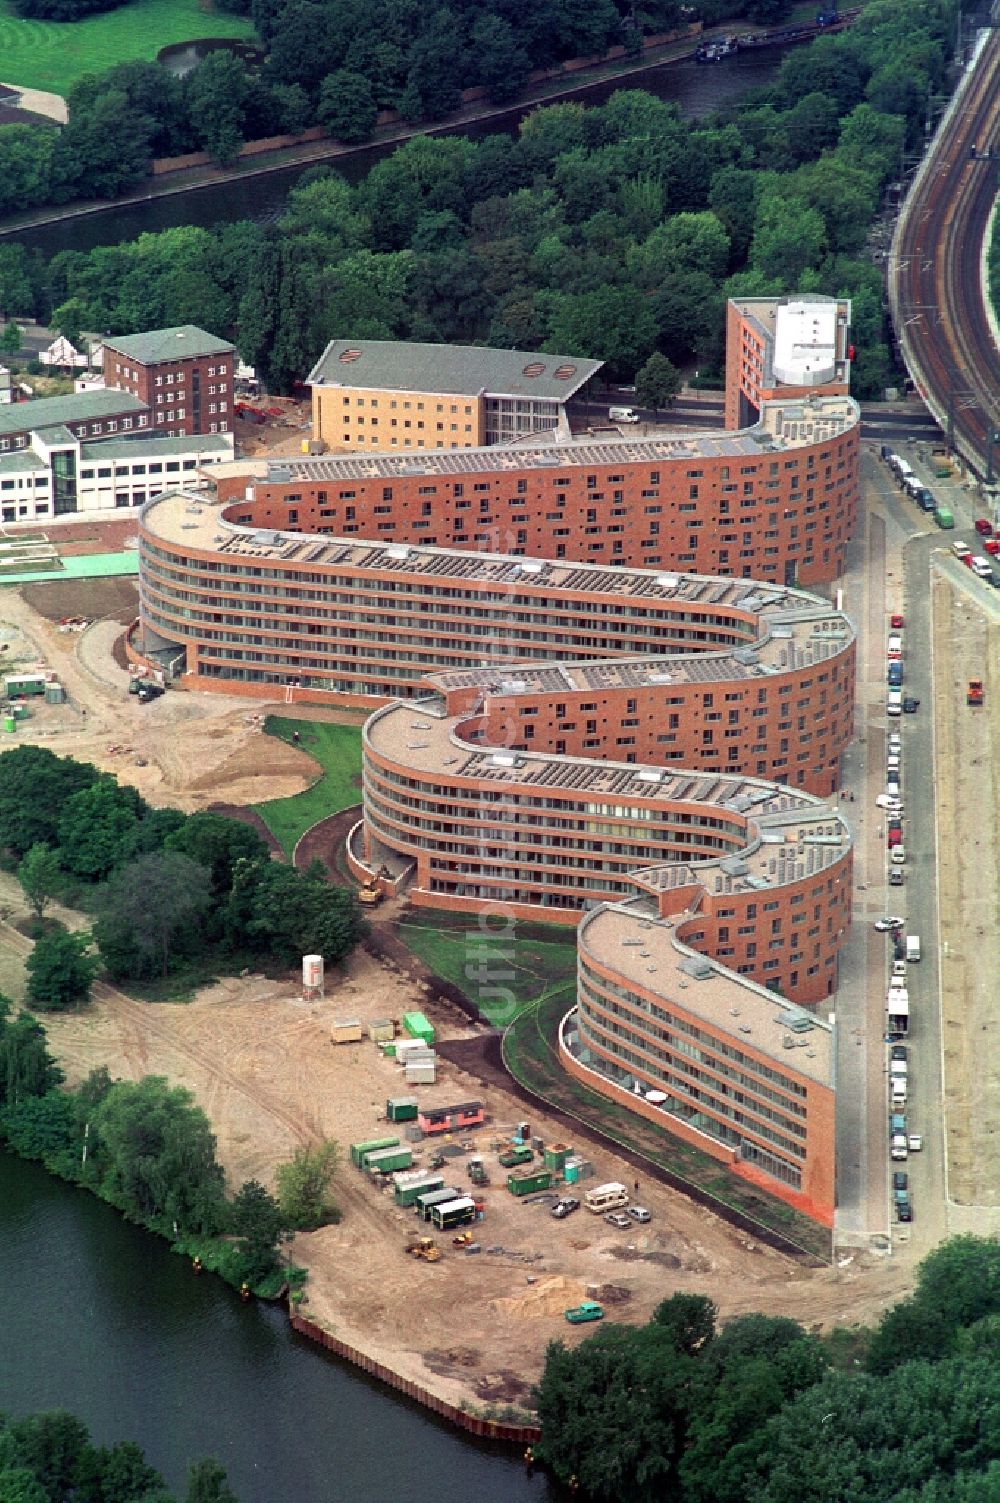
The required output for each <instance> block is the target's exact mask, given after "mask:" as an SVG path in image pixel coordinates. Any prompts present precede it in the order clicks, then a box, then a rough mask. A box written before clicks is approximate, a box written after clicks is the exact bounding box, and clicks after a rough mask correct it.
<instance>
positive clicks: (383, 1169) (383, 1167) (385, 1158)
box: [361, 1144, 413, 1174]
mask: <svg viewBox="0 0 1000 1503" xmlns="http://www.w3.org/2000/svg"><path fill="white" fill-rule="evenodd" d="M361 1167H362V1169H367V1170H369V1171H372V1170H377V1172H378V1173H379V1174H394V1173H395V1172H396V1170H398V1169H412V1168H413V1149H412V1148H408V1147H407V1146H406V1145H405V1144H398V1145H397V1146H396V1147H395V1148H376V1149H374V1150H373V1151H372V1152H371V1153H366V1154H365V1155H364V1157H363V1159H362V1160H361Z"/></svg>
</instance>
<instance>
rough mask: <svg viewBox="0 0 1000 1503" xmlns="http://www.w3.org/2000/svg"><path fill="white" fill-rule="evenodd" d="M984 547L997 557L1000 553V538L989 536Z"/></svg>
mask: <svg viewBox="0 0 1000 1503" xmlns="http://www.w3.org/2000/svg"><path fill="white" fill-rule="evenodd" d="M983 547H984V548H985V550H986V552H987V553H989V554H991V555H992V557H993V558H996V556H997V554H998V553H1000V538H987V539H986V541H985V543H984V544H983Z"/></svg>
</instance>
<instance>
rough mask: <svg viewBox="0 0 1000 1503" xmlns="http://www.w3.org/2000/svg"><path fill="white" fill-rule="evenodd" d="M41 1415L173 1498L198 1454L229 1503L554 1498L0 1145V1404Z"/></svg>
mask: <svg viewBox="0 0 1000 1503" xmlns="http://www.w3.org/2000/svg"><path fill="white" fill-rule="evenodd" d="M456 1317H457V1321H458V1322H459V1323H460V1321H461V1312H456ZM456 1329H457V1327H456ZM448 1340H449V1335H448V1333H447V1332H443V1333H442V1335H441V1344H442V1345H447V1342H448ZM54 1408H65V1409H69V1410H71V1411H72V1412H73V1413H74V1414H76V1415H78V1416H79V1417H80V1419H82V1420H83V1421H84V1423H85V1424H86V1425H87V1426H88V1427H89V1428H90V1431H91V1433H92V1435H93V1437H94V1439H95V1440H96V1441H98V1442H101V1443H103V1444H110V1443H112V1442H114V1441H115V1440H134V1441H136V1442H137V1443H138V1444H139V1445H140V1446H141V1447H142V1448H143V1450H144V1451H145V1453H146V1457H147V1459H148V1461H149V1462H150V1464H151V1465H152V1466H155V1467H156V1468H157V1469H158V1470H159V1471H160V1472H162V1474H163V1475H164V1477H165V1478H166V1480H167V1483H168V1485H169V1486H170V1487H171V1488H172V1489H173V1491H174V1492H175V1493H177V1494H178V1496H181V1497H183V1493H184V1486H185V1477H186V1472H187V1467H188V1465H189V1463H190V1462H191V1461H195V1460H197V1459H199V1458H200V1457H203V1456H216V1457H218V1459H219V1460H220V1461H221V1462H222V1463H223V1464H224V1466H225V1467H226V1468H227V1470H228V1472H229V1481H230V1484H231V1485H232V1488H233V1490H234V1492H235V1493H236V1495H237V1497H238V1498H239V1499H240V1503H550V1500H551V1498H552V1497H553V1493H552V1491H551V1490H550V1486H549V1484H548V1482H547V1480H546V1478H545V1477H544V1476H542V1475H541V1474H538V1473H536V1474H535V1476H534V1477H531V1478H529V1477H528V1476H527V1475H526V1473H525V1470H524V1467H523V1466H522V1464H521V1461H520V1458H519V1457H518V1456H516V1455H512V1454H510V1453H509V1452H508V1453H505V1452H502V1451H499V1450H497V1449H495V1448H492V1447H487V1446H485V1445H481V1444H479V1443H477V1442H476V1441H474V1440H472V1439H471V1438H470V1437H466V1436H461V1435H459V1434H458V1433H457V1432H455V1431H453V1430H452V1429H451V1428H450V1427H447V1426H445V1425H443V1424H441V1423H439V1422H438V1421H437V1420H435V1419H434V1418H433V1417H432V1416H430V1415H429V1414H428V1413H427V1412H426V1411H424V1410H422V1409H420V1408H419V1407H417V1406H416V1405H413V1404H411V1403H409V1402H408V1401H407V1400H405V1399H403V1398H401V1397H397V1396H396V1395H394V1394H392V1393H390V1392H389V1391H388V1390H386V1389H384V1388H382V1387H381V1386H380V1385H378V1384H376V1383H373V1382H371V1381H370V1380H368V1379H367V1378H365V1377H364V1376H363V1375H362V1374H360V1373H358V1372H356V1371H355V1370H354V1369H353V1368H350V1367H348V1366H347V1365H346V1364H342V1363H340V1362H339V1361H337V1360H336V1359H335V1358H333V1357H330V1356H328V1355H327V1354H326V1353H325V1352H322V1351H321V1350H320V1349H319V1348H317V1347H315V1346H313V1345H312V1343H310V1342H308V1341H306V1340H304V1339H303V1338H302V1337H299V1336H296V1335H295V1333H294V1332H293V1331H292V1330H291V1329H290V1327H289V1325H288V1322H287V1319H286V1317H285V1314H284V1311H283V1310H281V1309H278V1308H275V1307H273V1306H266V1305H260V1304H256V1303H251V1304H249V1305H244V1304H242V1303H241V1302H240V1300H239V1299H238V1298H237V1297H236V1295H235V1294H234V1293H233V1291H232V1290H230V1289H229V1288H228V1287H227V1286H226V1285H224V1284H222V1283H221V1281H219V1280H216V1279H214V1278H212V1277H211V1276H210V1275H207V1274H205V1275H202V1276H201V1277H200V1278H196V1277H195V1275H194V1274H193V1273H192V1272H191V1269H190V1266H189V1264H188V1263H187V1261H186V1259H184V1258H179V1257H176V1256H175V1255H174V1254H172V1253H170V1252H168V1251H167V1249H166V1248H165V1246H164V1244H163V1243H162V1242H160V1241H159V1239H157V1238H155V1237H151V1236H149V1235H148V1234H147V1233H145V1232H142V1231H140V1230H138V1229H137V1228H135V1227H131V1226H129V1225H127V1224H126V1223H125V1222H124V1221H122V1219H121V1218H120V1217H119V1216H118V1215H117V1213H116V1212H114V1211H113V1210H111V1208H110V1207H108V1206H105V1205H104V1204H103V1203H102V1202H101V1201H98V1200H96V1199H94V1197H93V1196H91V1195H89V1194H87V1193H85V1192H84V1191H82V1190H77V1189H75V1188H74V1187H72V1186H70V1185H66V1184H64V1183H62V1182H61V1181H59V1180H55V1179H52V1178H51V1177H50V1176H49V1175H48V1174H47V1173H46V1172H45V1171H44V1170H43V1169H42V1168H40V1167H39V1166H38V1165H36V1164H29V1163H25V1162H23V1161H22V1160H20V1159H17V1158H14V1157H12V1156H10V1155H8V1154H5V1153H0V1412H5V1413H8V1414H13V1415H23V1414H28V1413H31V1412H34V1411H38V1410H43V1409H54Z"/></svg>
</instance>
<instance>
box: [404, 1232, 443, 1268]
mask: <svg viewBox="0 0 1000 1503" xmlns="http://www.w3.org/2000/svg"><path fill="white" fill-rule="evenodd" d="M403 1251H404V1252H408V1253H409V1254H410V1256H411V1257H414V1258H423V1260H424V1262H425V1263H437V1262H439V1261H440V1259H441V1249H440V1247H438V1245H437V1243H436V1242H435V1241H434V1239H433V1237H414V1238H413V1239H412V1240H411V1241H410V1242H407V1244H406V1246H405V1247H404V1248H403Z"/></svg>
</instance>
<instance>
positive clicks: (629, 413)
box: [608, 407, 639, 423]
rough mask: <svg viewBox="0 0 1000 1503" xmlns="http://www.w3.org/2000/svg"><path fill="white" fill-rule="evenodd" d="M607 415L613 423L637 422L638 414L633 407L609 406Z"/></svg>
mask: <svg viewBox="0 0 1000 1503" xmlns="http://www.w3.org/2000/svg"><path fill="white" fill-rule="evenodd" d="M608 417H609V418H610V419H611V421H612V422H613V423H637V422H638V421H639V414H638V413H637V412H636V410H635V408H634V407H609V408H608Z"/></svg>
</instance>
